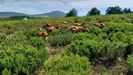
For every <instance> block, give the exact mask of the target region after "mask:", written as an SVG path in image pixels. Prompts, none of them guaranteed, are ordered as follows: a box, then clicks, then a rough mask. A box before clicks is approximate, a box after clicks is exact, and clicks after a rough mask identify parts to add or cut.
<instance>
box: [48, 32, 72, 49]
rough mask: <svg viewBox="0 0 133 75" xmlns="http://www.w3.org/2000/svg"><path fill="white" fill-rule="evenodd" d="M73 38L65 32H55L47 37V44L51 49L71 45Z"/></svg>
mask: <svg viewBox="0 0 133 75" xmlns="http://www.w3.org/2000/svg"><path fill="white" fill-rule="evenodd" d="M72 38H73V35H72V33H70V32H68V31H67V30H57V31H54V32H52V33H50V35H49V39H48V41H49V43H50V45H51V46H53V47H59V46H65V45H67V44H70V43H71V40H72Z"/></svg>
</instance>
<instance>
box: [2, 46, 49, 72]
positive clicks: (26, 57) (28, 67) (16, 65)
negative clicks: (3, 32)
mask: <svg viewBox="0 0 133 75" xmlns="http://www.w3.org/2000/svg"><path fill="white" fill-rule="evenodd" d="M0 49H1V51H0V55H1V56H0V65H1V66H0V68H1V71H2V70H4V69H8V70H10V71H11V73H12V74H21V73H25V74H30V73H32V72H34V70H36V69H37V68H39V67H41V66H42V64H43V63H44V61H45V60H46V56H47V55H46V54H47V51H46V49H44V48H42V49H40V50H37V49H36V48H35V47H33V46H30V45H19V44H18V45H14V46H13V47H8V48H3V49H2V48H0ZM3 58H4V59H3Z"/></svg>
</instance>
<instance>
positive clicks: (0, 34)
mask: <svg viewBox="0 0 133 75" xmlns="http://www.w3.org/2000/svg"><path fill="white" fill-rule="evenodd" d="M5 38H6V35H5V34H3V33H0V43H1V42H3V41H4V40H5Z"/></svg>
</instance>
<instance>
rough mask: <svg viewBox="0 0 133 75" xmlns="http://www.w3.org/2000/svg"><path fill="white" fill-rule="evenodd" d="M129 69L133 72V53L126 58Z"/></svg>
mask: <svg viewBox="0 0 133 75" xmlns="http://www.w3.org/2000/svg"><path fill="white" fill-rule="evenodd" d="M126 62H127V65H128V69H129V71H131V72H133V54H131V55H129V56H128V59H127V60H126Z"/></svg>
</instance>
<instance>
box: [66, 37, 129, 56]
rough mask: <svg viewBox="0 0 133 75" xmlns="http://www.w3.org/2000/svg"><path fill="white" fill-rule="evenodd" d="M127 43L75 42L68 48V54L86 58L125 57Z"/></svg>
mask: <svg viewBox="0 0 133 75" xmlns="http://www.w3.org/2000/svg"><path fill="white" fill-rule="evenodd" d="M126 47H127V44H126V43H123V42H120V41H118V42H110V41H96V40H94V39H93V40H92V39H84V40H75V41H73V42H72V43H71V44H70V46H69V47H68V52H70V53H74V54H79V55H81V56H86V57H88V58H94V57H100V56H101V57H109V58H114V57H117V56H123V54H124V52H125V49H126Z"/></svg>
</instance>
